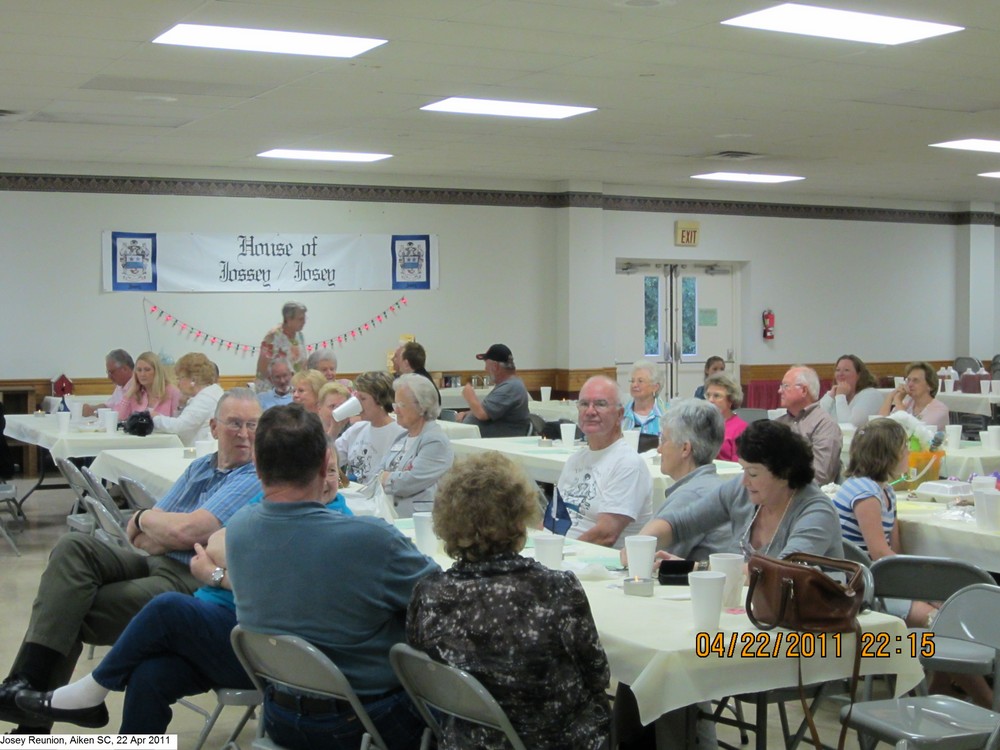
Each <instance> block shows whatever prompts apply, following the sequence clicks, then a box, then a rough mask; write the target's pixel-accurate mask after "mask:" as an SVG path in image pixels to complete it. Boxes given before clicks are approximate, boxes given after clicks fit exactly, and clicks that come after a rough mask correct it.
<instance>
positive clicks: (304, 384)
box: [292, 370, 326, 414]
mask: <svg viewBox="0 0 1000 750" xmlns="http://www.w3.org/2000/svg"><path fill="white" fill-rule="evenodd" d="M324 385H326V378H324V377H323V373H321V372H319V370H303V371H302V372H297V373H295V374H294V375H292V403H293V404H301V406H302V408H303V409H305V410H306V411H310V412H312V413H313V414H316V413H317V412H318V411H319V391H320V389H321V388H322V387H323V386H324Z"/></svg>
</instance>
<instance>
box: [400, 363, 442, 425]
mask: <svg viewBox="0 0 1000 750" xmlns="http://www.w3.org/2000/svg"><path fill="white" fill-rule="evenodd" d="M392 387H393V389H394V391H395V392H396V394H397V396H396V397H397V398H398V397H399V395H398V394H399V389H400V388H409V389H410V393H412V394H413V398H414V400H415V401H416V402H417V408H418V409H419V410H420V415H421V416H422V417H423V418H424V419H426V420H427V421H430V420H433V419H437V418H438V416H439V415H440V414H441V405H440V404H439V403H438V392H437V389H436V388H435V387H434V384H433V383H432V382H431V381H429V380H428V379H427V378H425V377H424V376H423V375H417V374H416V373H412V372H408V373H406V374H405V375H400V376H399V377H398V378H396V382H394V383H393V384H392Z"/></svg>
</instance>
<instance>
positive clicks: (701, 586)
mask: <svg viewBox="0 0 1000 750" xmlns="http://www.w3.org/2000/svg"><path fill="white" fill-rule="evenodd" d="M688 585H689V586H690V587H691V612H692V614H693V616H694V617H693V619H694V631H695V632H696V633H714V632H717V631H718V630H719V617H720V616H721V615H722V594H723V592H724V591H725V588H726V574H725V573H720V572H719V571H717V570H695V571H692V572H690V573H688Z"/></svg>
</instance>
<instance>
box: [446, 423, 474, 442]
mask: <svg viewBox="0 0 1000 750" xmlns="http://www.w3.org/2000/svg"><path fill="white" fill-rule="evenodd" d="M437 423H438V427H440V428H441V429H442V430H443V431H444V434H445V435H447V436H448V439H449V440H458V439H459V438H478V437H479V425H477V424H465V423H464V422H449V421H447V420H444V419H439V420H437Z"/></svg>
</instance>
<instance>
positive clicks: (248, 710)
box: [222, 706, 264, 750]
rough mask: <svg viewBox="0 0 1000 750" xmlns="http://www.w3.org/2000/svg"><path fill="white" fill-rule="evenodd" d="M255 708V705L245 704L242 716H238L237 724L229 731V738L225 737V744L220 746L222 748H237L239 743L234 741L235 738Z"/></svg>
mask: <svg viewBox="0 0 1000 750" xmlns="http://www.w3.org/2000/svg"><path fill="white" fill-rule="evenodd" d="M256 709H257V707H256V706H247V708H246V711H244V712H243V716H242V717H241V718H240V723H239V724H237V725H236V728H235V729H233V731H232V732H230V733H229V739H227V740H226V744H225V745H223V746H222V747H223V750H233V748H235V750H239V747H240V746H239V743H238V742H237V741H236V739H237V738H238V737H239V736H240V733H241V732H242V731H243V728H244V727H245V726H246V725H247V722H248V721H250V719H251V718H253V715H254V711H255V710H256ZM263 723H264V722H263V721H262V722H261V724H262V725H263Z"/></svg>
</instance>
